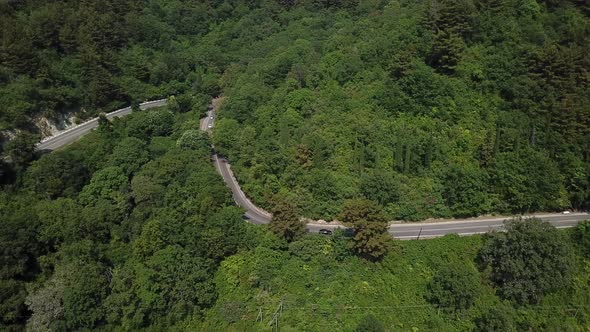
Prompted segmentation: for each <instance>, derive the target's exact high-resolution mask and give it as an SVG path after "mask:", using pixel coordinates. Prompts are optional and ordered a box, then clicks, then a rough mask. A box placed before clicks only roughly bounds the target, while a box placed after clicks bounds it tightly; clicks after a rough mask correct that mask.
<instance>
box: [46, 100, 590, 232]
mask: <svg viewBox="0 0 590 332" xmlns="http://www.w3.org/2000/svg"><path fill="white" fill-rule="evenodd" d="M220 101H221V100H220V99H219V98H216V99H214V100H213V103H212V105H210V106H209V108H208V110H207V116H206V117H205V118H203V119H201V121H200V128H201V130H203V131H206V132H209V133H210V132H211V129H212V128H213V126H214V121H215V112H216V110H217V108H218V106H219V105H220ZM164 105H166V100H165V99H162V100H155V101H150V102H145V103H143V104H141V105H140V108H141V109H142V110H145V109H149V108H154V107H161V106H164ZM129 113H131V108H130V107H126V108H123V109H120V110H117V111H114V112H111V113H109V114H107V118H109V119H111V118H114V117H119V116H125V115H127V114H129ZM97 126H98V118H94V119H92V120H90V121H88V122H85V123H83V124H80V125H78V126H76V127H74V128H71V129H68V130H66V131H64V132H61V133H59V134H57V135H55V136H52V137H49V138H46V139H45V140H43V141H42V142H41V143H39V144H38V146H37V149H38V150H55V149H58V148H61V147H63V146H65V145H67V144H70V143H72V142H74V141H76V140H77V139H79V138H80V137H82V136H83V135H85V134H87V133H88V132H90V131H91V130H92V129H93V128H96V127H97ZM212 161H213V163H214V165H215V168H216V169H217V171H218V172H219V174H221V176H222V177H223V180H224V181H225V183H226V185H227V186H228V187H229V188H230V189H231V191H232V195H233V198H234V201H235V202H236V204H237V205H238V206H240V207H242V208H244V209H245V210H246V213H245V214H244V218H245V219H246V220H247V221H248V222H250V223H253V224H268V223H269V222H270V220H271V214H270V213H268V212H266V211H264V210H263V209H261V208H259V207H258V206H256V205H254V203H252V202H251V201H250V200H249V199H248V197H246V195H245V194H244V192H243V191H242V189H241V188H240V185H239V183H238V181H237V180H236V178H235V176H234V175H233V173H232V170H231V167H230V164H229V163H228V162H227V160H226V159H225V158H223V157H221V156H218V155H217V154H213V156H212ZM534 216H535V217H537V218H539V219H542V220H545V221H548V222H550V223H551V224H552V225H554V226H555V227H557V228H567V227H573V226H575V225H577V224H578V223H579V222H580V221H582V220H588V219H590V215H589V214H588V213H567V214H538V215H534ZM524 217H527V216H524ZM507 219H510V217H497V218H473V219H464V220H442V221H438V222H421V223H420V222H416V223H393V224H391V225H390V227H389V233H390V234H391V235H392V236H393V237H394V238H397V239H402V240H411V239H426V238H434V237H440V236H444V235H446V234H452V233H455V234H459V235H472V234H481V233H486V232H488V231H490V230H501V229H502V228H503V222H504V221H505V220H507ZM336 228H344V226H342V225H340V224H338V223H319V222H315V221H312V222H310V223H308V224H307V230H308V231H310V232H318V231H319V230H320V229H336Z"/></svg>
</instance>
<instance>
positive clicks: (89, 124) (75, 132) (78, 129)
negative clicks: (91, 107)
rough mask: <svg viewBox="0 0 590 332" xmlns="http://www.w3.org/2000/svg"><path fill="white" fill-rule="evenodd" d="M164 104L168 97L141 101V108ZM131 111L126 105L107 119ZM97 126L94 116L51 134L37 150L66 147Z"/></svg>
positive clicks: (110, 114) (109, 114)
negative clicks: (53, 134)
mask: <svg viewBox="0 0 590 332" xmlns="http://www.w3.org/2000/svg"><path fill="white" fill-rule="evenodd" d="M164 105H166V99H161V100H154V101H148V102H145V103H141V104H140V105H139V108H140V109H142V110H146V109H150V108H155V107H162V106H164ZM130 113H131V107H125V108H122V109H120V110H116V111H114V112H111V113H108V114H107V119H112V118H116V117H121V116H125V115H128V114H130ZM96 127H98V118H94V119H92V120H89V121H86V122H84V123H82V124H79V125H77V126H75V127H72V128H70V129H67V130H64V131H62V132H60V133H58V134H57V135H55V136H51V137H47V138H45V139H43V140H42V141H41V142H40V143H39V144H38V145H37V150H39V151H53V150H56V149H59V148H61V147H64V146H66V145H68V144H71V143H73V142H75V141H77V140H78V139H80V137H82V136H84V135H86V134H87V133H89V132H90V131H91V130H92V129H94V128H96Z"/></svg>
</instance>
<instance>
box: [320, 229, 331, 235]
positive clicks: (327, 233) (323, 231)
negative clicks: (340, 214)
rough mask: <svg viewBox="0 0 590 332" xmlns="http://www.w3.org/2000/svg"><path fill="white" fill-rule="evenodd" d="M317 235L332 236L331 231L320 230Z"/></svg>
mask: <svg viewBox="0 0 590 332" xmlns="http://www.w3.org/2000/svg"><path fill="white" fill-rule="evenodd" d="M319 233H320V234H322V235H332V231H331V230H329V229H320V231H319Z"/></svg>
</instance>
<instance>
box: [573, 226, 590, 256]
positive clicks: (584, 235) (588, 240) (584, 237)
mask: <svg viewBox="0 0 590 332" xmlns="http://www.w3.org/2000/svg"><path fill="white" fill-rule="evenodd" d="M573 240H574V243H575V245H576V246H577V247H579V248H580V249H581V250H582V252H583V253H584V255H586V257H590V221H584V222H581V223H580V224H578V226H576V228H574V233H573Z"/></svg>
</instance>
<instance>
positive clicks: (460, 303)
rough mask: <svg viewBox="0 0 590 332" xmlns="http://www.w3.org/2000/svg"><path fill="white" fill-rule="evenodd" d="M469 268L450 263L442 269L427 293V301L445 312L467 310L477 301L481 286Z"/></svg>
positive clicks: (437, 273) (473, 271)
mask: <svg viewBox="0 0 590 332" xmlns="http://www.w3.org/2000/svg"><path fill="white" fill-rule="evenodd" d="M479 283H480V282H479V280H478V277H477V272H476V271H475V270H474V269H472V268H471V267H469V266H465V265H460V264H458V263H450V264H447V265H445V266H443V267H442V268H440V269H439V270H438V271H437V272H436V274H435V275H434V277H433V278H432V280H431V281H430V284H428V290H427V291H426V295H425V297H426V299H427V300H428V301H429V302H430V303H432V304H434V305H436V306H439V307H440V308H442V309H443V310H456V311H460V310H467V309H469V308H471V307H472V306H473V305H474V304H475V301H476V299H477V295H478V294H477V292H478V291H479V288H480V284H479Z"/></svg>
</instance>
